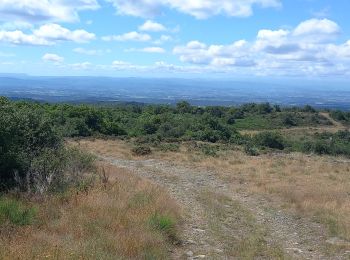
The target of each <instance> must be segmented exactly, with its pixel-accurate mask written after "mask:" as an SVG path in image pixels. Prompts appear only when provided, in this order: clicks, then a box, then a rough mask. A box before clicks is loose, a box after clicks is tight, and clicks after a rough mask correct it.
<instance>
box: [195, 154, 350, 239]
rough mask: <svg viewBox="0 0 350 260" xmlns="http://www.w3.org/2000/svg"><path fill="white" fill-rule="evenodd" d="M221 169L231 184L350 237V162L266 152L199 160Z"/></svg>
mask: <svg viewBox="0 0 350 260" xmlns="http://www.w3.org/2000/svg"><path fill="white" fill-rule="evenodd" d="M199 164H200V165H202V166H205V167H208V168H212V169H213V168H215V169H216V170H218V169H219V170H221V173H222V176H223V178H225V180H227V182H228V183H231V184H233V185H234V186H237V184H241V185H240V187H241V188H244V189H246V190H247V191H249V192H253V193H258V194H268V195H269V196H270V197H271V198H272V199H274V200H275V201H276V202H281V203H282V204H284V207H285V208H286V209H294V210H295V211H296V212H298V213H300V214H302V215H306V216H309V217H313V218H314V219H315V221H318V222H321V223H323V224H325V225H326V226H327V227H328V229H329V231H330V234H331V235H332V236H340V237H342V238H344V239H348V240H349V239H350V194H349V191H350V163H349V162H341V160H339V161H337V160H336V159H335V158H331V157H320V156H312V157H309V156H305V155H302V154H291V155H283V154H282V155H264V156H259V157H249V156H246V155H244V154H242V153H240V152H232V153H229V155H227V157H224V158H210V159H208V160H202V161H199Z"/></svg>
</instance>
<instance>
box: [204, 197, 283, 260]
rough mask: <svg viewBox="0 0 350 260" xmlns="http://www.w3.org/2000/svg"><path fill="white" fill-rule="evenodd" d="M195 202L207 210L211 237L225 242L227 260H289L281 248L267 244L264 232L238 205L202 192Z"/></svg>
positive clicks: (250, 215) (227, 199)
mask: <svg viewBox="0 0 350 260" xmlns="http://www.w3.org/2000/svg"><path fill="white" fill-rule="evenodd" d="M198 200H199V201H200V202H202V204H203V206H204V207H205V208H206V212H207V214H208V216H207V218H208V219H209V221H210V223H209V224H210V226H211V230H213V231H214V233H215V234H214V235H215V236H216V237H217V239H218V241H223V242H224V243H223V245H224V248H223V249H224V254H225V258H226V259H231V258H237V259H287V258H288V257H287V255H285V254H284V252H283V249H282V247H281V246H280V245H278V244H276V243H272V242H268V241H267V240H266V237H267V233H268V231H267V230H266V228H265V227H264V226H261V225H259V224H257V221H256V219H255V218H254V216H253V215H252V213H251V212H250V211H249V210H247V209H246V208H245V207H244V206H243V205H241V204H240V203H239V202H238V201H234V200H232V199H230V198H229V197H227V196H224V195H222V194H218V193H215V192H211V191H203V192H201V193H200V195H199V198H198ZM227 227H229V228H230V232H228V230H227Z"/></svg>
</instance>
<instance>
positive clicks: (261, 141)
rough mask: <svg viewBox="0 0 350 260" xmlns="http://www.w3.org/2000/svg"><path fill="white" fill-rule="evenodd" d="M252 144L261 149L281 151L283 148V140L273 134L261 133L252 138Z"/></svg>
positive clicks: (278, 135) (276, 134)
mask: <svg viewBox="0 0 350 260" xmlns="http://www.w3.org/2000/svg"><path fill="white" fill-rule="evenodd" d="M253 141H254V143H255V144H256V145H258V146H261V147H268V148H272V149H278V150H283V149H284V148H285V140H284V138H283V137H282V136H281V135H280V134H278V133H275V132H262V133H259V134H257V135H256V136H255V137H254V140H253Z"/></svg>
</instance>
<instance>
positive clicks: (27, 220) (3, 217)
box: [0, 197, 36, 226]
mask: <svg viewBox="0 0 350 260" xmlns="http://www.w3.org/2000/svg"><path fill="white" fill-rule="evenodd" d="M35 215H36V210H35V208H31V207H25V206H23V205H22V203H20V202H19V201H17V200H14V199H8V198H1V197H0V225H3V224H7V223H11V224H14V225H19V226H24V225H29V224H31V223H32V222H33V220H34V218H35Z"/></svg>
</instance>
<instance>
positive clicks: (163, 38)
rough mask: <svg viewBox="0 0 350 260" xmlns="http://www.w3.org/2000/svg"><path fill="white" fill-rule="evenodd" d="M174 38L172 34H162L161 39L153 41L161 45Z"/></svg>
mask: <svg viewBox="0 0 350 260" xmlns="http://www.w3.org/2000/svg"><path fill="white" fill-rule="evenodd" d="M172 39H173V38H172V37H171V36H170V35H162V36H160V38H159V39H157V40H155V41H154V42H153V43H154V44H156V45H161V44H163V43H166V42H169V41H171V40H172Z"/></svg>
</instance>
